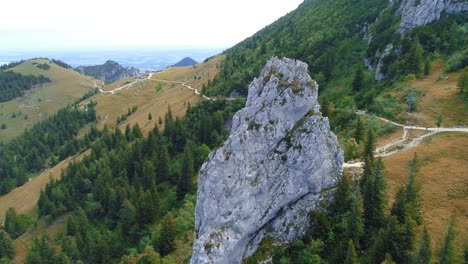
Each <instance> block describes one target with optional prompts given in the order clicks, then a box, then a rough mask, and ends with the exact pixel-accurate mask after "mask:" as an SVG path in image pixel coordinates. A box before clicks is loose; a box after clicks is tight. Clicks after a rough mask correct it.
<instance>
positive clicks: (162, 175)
mask: <svg viewBox="0 0 468 264" xmlns="http://www.w3.org/2000/svg"><path fill="white" fill-rule="evenodd" d="M169 162H170V156H169V151H168V150H167V147H166V146H165V145H163V146H162V147H161V150H160V152H159V165H158V168H159V170H158V176H159V180H160V181H161V182H163V181H168V180H169Z"/></svg>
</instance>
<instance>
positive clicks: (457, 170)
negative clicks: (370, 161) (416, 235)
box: [383, 133, 468, 252]
mask: <svg viewBox="0 0 468 264" xmlns="http://www.w3.org/2000/svg"><path fill="white" fill-rule="evenodd" d="M414 153H417V156H418V160H419V164H420V169H419V172H418V174H417V176H416V179H417V181H418V182H419V183H420V184H421V196H422V209H423V216H424V225H425V226H427V228H428V230H429V232H430V234H431V237H432V244H433V252H436V250H435V249H438V248H439V247H440V245H441V242H442V240H443V236H444V232H445V231H446V229H447V225H448V223H449V219H450V217H451V216H452V215H455V217H456V221H457V225H456V228H455V230H456V234H457V235H456V245H457V247H458V249H457V250H458V252H461V250H462V247H463V245H464V243H467V242H468V240H467V238H468V134H466V133H441V134H437V135H435V136H432V137H430V138H428V139H426V140H424V141H423V143H422V144H421V145H419V146H417V147H416V148H413V149H411V150H407V151H404V152H401V153H398V154H396V155H393V156H389V157H386V158H384V159H383V160H384V163H385V168H386V175H387V179H388V183H389V197H391V199H390V200H391V201H390V203H391V202H393V198H394V197H395V194H396V192H397V191H398V189H399V188H400V187H401V186H403V184H404V183H405V180H406V177H407V175H408V168H409V162H410V160H411V159H412V158H413V155H414Z"/></svg>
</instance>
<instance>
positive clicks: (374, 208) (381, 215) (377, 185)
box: [363, 158, 387, 231]
mask: <svg viewBox="0 0 468 264" xmlns="http://www.w3.org/2000/svg"><path fill="white" fill-rule="evenodd" d="M386 187H387V184H386V181H385V177H384V175H383V162H382V159H381V158H379V159H377V161H376V162H375V165H374V168H373V171H372V172H371V173H370V174H369V175H368V176H367V177H366V182H365V183H364V187H363V205H364V219H365V222H366V226H367V228H368V230H370V231H372V230H378V229H379V228H381V227H383V226H384V221H385V205H386V202H387V199H386V192H385V191H386Z"/></svg>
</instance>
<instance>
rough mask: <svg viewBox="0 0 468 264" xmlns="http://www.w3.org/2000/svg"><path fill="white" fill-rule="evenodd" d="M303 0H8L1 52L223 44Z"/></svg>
mask: <svg viewBox="0 0 468 264" xmlns="http://www.w3.org/2000/svg"><path fill="white" fill-rule="evenodd" d="M302 1H303V0H291V1H286V2H285V1H282V0H255V1H251V0H237V1H227V0H224V1H223V0H221V1H219V0H200V1H196V2H194V1H184V0H173V1H170V2H169V1H146V0H134V1H132V2H131V3H130V2H116V1H110V0H103V1H92V0H82V1H79V2H64V1H59V0H43V1H31V0H23V1H7V2H5V3H4V5H3V6H2V8H3V10H4V11H8V12H3V14H2V16H0V51H8V50H10V51H18V50H19V51H24V50H27V51H29V50H37V51H44V50H50V49H55V50H57V49H59V50H70V49H72V50H73V49H74V50H76V49H81V50H83V49H89V48H92V49H98V48H105V47H117V48H119V49H121V48H123V47H136V46H138V47H224V48H226V47H230V46H233V45H235V44H236V43H239V42H241V41H242V40H244V39H245V38H247V37H249V36H251V35H253V34H254V33H256V32H257V31H259V30H261V29H262V28H264V27H265V26H267V25H269V24H271V23H273V22H274V21H275V20H277V19H278V18H280V17H282V16H284V15H286V14H287V13H288V12H290V11H292V10H294V9H295V8H296V7H297V6H298V5H299V4H300V3H301V2H302ZM18 14H21V19H18V18H19V17H18ZM13 21H14V23H13Z"/></svg>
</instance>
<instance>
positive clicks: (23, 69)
mask: <svg viewBox="0 0 468 264" xmlns="http://www.w3.org/2000/svg"><path fill="white" fill-rule="evenodd" d="M38 64H47V65H49V66H50V68H49V69H47V70H44V69H41V68H38V67H37V66H36V65H38ZM11 71H14V72H17V73H21V74H25V75H29V74H32V75H34V76H40V75H44V76H45V77H47V78H49V79H51V80H52V83H49V84H43V85H41V87H39V88H34V89H32V90H29V91H25V93H24V95H23V96H21V97H19V98H16V99H13V100H11V101H8V102H2V103H0V119H1V120H2V122H1V123H5V125H6V129H0V138H1V140H0V141H3V142H7V141H9V140H11V139H12V138H14V137H16V136H17V135H19V134H20V133H21V132H23V131H24V129H26V128H30V127H31V126H32V125H33V124H35V123H37V122H38V121H40V120H43V119H44V118H46V117H47V116H50V115H52V114H54V113H55V112H57V110H58V109H60V108H62V107H64V106H65V105H67V104H70V103H72V102H74V101H75V100H77V99H79V98H81V97H82V96H83V95H84V94H85V93H86V92H87V91H90V90H92V89H94V88H95V87H96V86H97V85H99V81H96V80H95V79H93V78H91V77H88V76H83V75H80V74H79V73H77V72H75V71H74V70H71V69H66V68H63V67H60V66H58V65H57V64H55V63H50V62H49V61H48V60H45V59H36V60H28V61H24V62H23V63H21V64H20V65H17V66H16V67H14V68H12V69H11Z"/></svg>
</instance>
